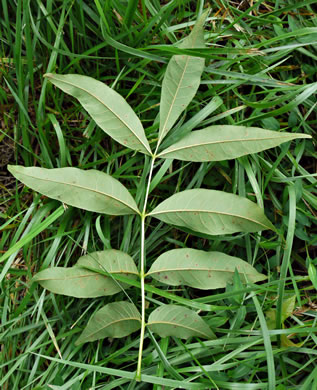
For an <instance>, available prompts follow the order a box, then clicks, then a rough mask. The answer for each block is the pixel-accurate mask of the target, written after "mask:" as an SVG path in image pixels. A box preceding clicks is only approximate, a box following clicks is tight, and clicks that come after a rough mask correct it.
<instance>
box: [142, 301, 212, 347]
mask: <svg viewBox="0 0 317 390" xmlns="http://www.w3.org/2000/svg"><path fill="white" fill-rule="evenodd" d="M147 326H148V327H149V328H150V329H151V331H152V332H154V333H157V334H158V335H159V336H161V337H168V336H174V337H179V338H181V339H188V338H189V337H192V336H197V337H202V338H205V339H214V338H216V336H215V334H214V333H213V332H212V331H211V329H210V328H209V326H208V325H207V324H206V322H205V321H204V320H203V319H202V318H201V317H199V315H198V314H196V313H195V312H194V311H192V310H190V309H187V308H186V307H182V306H178V305H162V306H160V307H158V308H157V309H155V310H154V311H153V312H152V313H151V314H150V316H149V321H148V324H147Z"/></svg>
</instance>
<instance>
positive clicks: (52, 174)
mask: <svg viewBox="0 0 317 390" xmlns="http://www.w3.org/2000/svg"><path fill="white" fill-rule="evenodd" d="M8 170H9V171H10V172H11V173H12V175H13V176H14V177H15V178H17V179H18V180H20V181H21V182H22V183H23V184H25V185H27V186H28V187H30V188H32V189H33V190H35V191H38V192H40V193H41V194H43V195H46V196H48V197H49V198H53V199H57V200H59V201H61V202H64V203H66V204H68V205H71V206H74V207H78V208H80V209H83V210H88V211H94V212H97V213H102V214H110V215H128V214H138V213H139V210H138V207H137V205H136V203H135V200H134V199H133V197H132V196H131V194H130V193H129V191H128V190H127V189H126V188H125V187H124V186H123V185H122V184H121V183H120V182H119V181H118V180H116V179H114V178H113V177H111V176H109V175H107V174H106V173H103V172H100V171H96V170H87V171H84V170H81V169H78V168H56V169H47V168H38V167H30V168H25V167H23V166H12V165H9V166H8Z"/></svg>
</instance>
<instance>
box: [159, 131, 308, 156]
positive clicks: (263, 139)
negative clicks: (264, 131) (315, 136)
mask: <svg viewBox="0 0 317 390" xmlns="http://www.w3.org/2000/svg"><path fill="white" fill-rule="evenodd" d="M290 137H291V135H284V136H280V137H268V138H249V139H243V138H242V139H234V140H221V141H211V142H202V143H199V144H190V145H185V146H181V147H179V148H175V149H166V150H165V151H164V150H163V152H161V153H159V154H158V155H157V157H161V156H164V155H165V154H169V153H173V152H177V151H178V150H182V149H189V148H195V147H198V146H205V145H214V144H225V143H234V142H252V141H267V140H279V139H281V138H290ZM291 138H292V139H294V138H293V137H291ZM303 138H306V137H303ZM307 138H308V137H307Z"/></svg>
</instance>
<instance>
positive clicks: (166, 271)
mask: <svg viewBox="0 0 317 390" xmlns="http://www.w3.org/2000/svg"><path fill="white" fill-rule="evenodd" d="M236 269H237V270H238V273H239V275H240V278H241V280H242V281H245V282H252V283H255V282H259V281H261V280H264V279H266V276H264V275H262V274H260V273H259V272H258V271H257V270H256V269H255V268H253V267H252V266H251V265H250V264H249V263H247V262H246V261H243V260H241V259H239V258H237V257H233V256H228V255H226V254H224V253H220V252H205V251H201V250H197V249H189V248H182V249H173V250H171V251H168V252H165V253H163V254H162V255H161V256H159V257H158V258H157V260H155V261H154V263H153V264H152V267H151V268H150V270H149V272H148V273H147V275H149V276H151V277H152V278H154V279H156V280H158V281H160V282H161V283H165V284H168V285H170V286H179V285H185V286H190V287H194V288H199V289H202V290H211V289H215V288H222V287H226V285H227V283H228V282H232V280H233V275H234V272H235V270H236Z"/></svg>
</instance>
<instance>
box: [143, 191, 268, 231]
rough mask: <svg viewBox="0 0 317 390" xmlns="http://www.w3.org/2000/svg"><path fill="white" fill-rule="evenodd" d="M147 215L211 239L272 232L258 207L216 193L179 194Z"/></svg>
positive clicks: (244, 200)
mask: <svg viewBox="0 0 317 390" xmlns="http://www.w3.org/2000/svg"><path fill="white" fill-rule="evenodd" d="M149 215H151V216H153V217H155V218H157V219H159V220H161V221H163V222H166V223H169V224H172V225H176V226H178V227H185V228H189V229H191V230H193V231H197V232H200V233H206V234H211V235H218V234H231V233H236V232H257V231H260V230H264V229H272V230H275V229H274V226H273V225H272V224H271V222H270V221H269V220H268V219H267V218H266V216H265V215H264V212H263V210H262V209H261V208H260V207H259V206H258V205H257V204H255V203H253V202H251V201H250V200H249V199H246V198H243V197H240V196H238V195H234V194H230V193H227V192H222V191H216V190H207V189H193V190H186V191H182V192H179V193H177V194H175V195H172V196H171V197H170V198H168V199H166V200H165V201H164V202H162V203H160V204H159V205H158V206H157V207H156V208H155V209H154V210H153V211H152V212H151V213H150V214H149Z"/></svg>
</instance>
